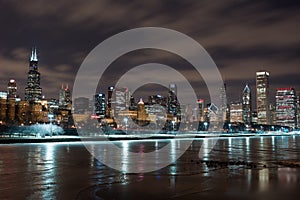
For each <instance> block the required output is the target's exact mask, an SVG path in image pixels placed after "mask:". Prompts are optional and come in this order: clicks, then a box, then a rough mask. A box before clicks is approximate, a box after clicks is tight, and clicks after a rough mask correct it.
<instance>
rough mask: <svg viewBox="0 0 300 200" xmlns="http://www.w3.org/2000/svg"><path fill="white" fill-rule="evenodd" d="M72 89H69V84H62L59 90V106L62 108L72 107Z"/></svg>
mask: <svg viewBox="0 0 300 200" xmlns="http://www.w3.org/2000/svg"><path fill="white" fill-rule="evenodd" d="M70 105H71V91H70V89H69V86H68V84H67V85H66V87H64V85H62V86H61V89H60V90H59V106H60V107H61V108H71V106H70Z"/></svg>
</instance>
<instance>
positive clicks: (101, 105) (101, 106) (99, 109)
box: [94, 93, 106, 119]
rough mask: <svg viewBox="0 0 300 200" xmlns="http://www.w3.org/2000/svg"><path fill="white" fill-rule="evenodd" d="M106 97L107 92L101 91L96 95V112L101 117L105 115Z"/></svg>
mask: <svg viewBox="0 0 300 200" xmlns="http://www.w3.org/2000/svg"><path fill="white" fill-rule="evenodd" d="M105 108H106V99H105V94H103V93H99V94H96V95H95V96H94V114H95V115H96V116H99V117H100V119H103V118H104V117H105Z"/></svg>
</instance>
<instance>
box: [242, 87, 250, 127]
mask: <svg viewBox="0 0 300 200" xmlns="http://www.w3.org/2000/svg"><path fill="white" fill-rule="evenodd" d="M242 109H243V122H244V123H245V124H250V123H251V90H250V88H249V86H248V84H247V85H246V86H245V88H244V90H243V94H242Z"/></svg>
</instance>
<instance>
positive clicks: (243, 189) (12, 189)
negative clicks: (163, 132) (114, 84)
mask: <svg viewBox="0 0 300 200" xmlns="http://www.w3.org/2000/svg"><path fill="white" fill-rule="evenodd" d="M213 140H217V141H216V145H215V146H214V148H213V149H212V151H210V152H209V151H207V152H205V151H204V154H203V157H201V158H199V155H198V154H199V150H200V147H201V146H202V148H204V150H205V148H208V147H209V146H210V143H213ZM169 143H172V148H174V149H175V150H176V148H178V145H179V143H180V139H178V140H177V139H176V140H175V139H173V140H145V141H120V142H115V144H116V145H117V146H119V147H120V148H123V149H124V148H125V146H126V149H124V150H126V151H131V152H151V151H154V150H155V149H157V148H161V147H163V146H164V145H166V144H169ZM125 144H126V145H125ZM91 145H96V146H105V142H92V143H91ZM169 156H170V157H174V155H173V154H172V153H171V154H170V155H169ZM109 159H111V160H116V161H120V159H122V160H121V162H120V163H121V165H122V166H121V167H122V169H124V171H126V170H129V169H131V168H132V167H135V166H136V165H137V163H132V162H131V161H130V159H129V158H127V157H126V156H124V155H115V154H114V152H109ZM171 159H174V158H171ZM174 161H175V160H174ZM158 162H159V161H158ZM139 165H141V166H140V167H145V166H142V164H141V163H139ZM299 188H300V136H296V135H294V136H270V137H250V138H249V137H234V138H217V139H214V138H209V139H195V140H194V142H193V143H192V145H191V146H190V147H189V148H188V150H187V151H186V152H185V153H184V155H183V156H182V157H180V158H179V159H178V160H177V161H175V162H173V163H172V164H170V165H169V166H167V167H165V168H163V169H161V170H158V171H155V172H150V173H141V174H133V173H125V172H119V171H117V170H114V169H111V168H109V167H107V166H105V165H103V164H102V163H101V162H99V161H98V160H97V159H95V158H94V157H93V156H92V155H91V154H90V153H89V151H88V150H87V149H86V148H85V147H84V145H82V143H81V142H72V143H40V144H7V145H0V199H138V198H139V199H253V198H255V199H284V198H285V199H298V197H299V196H300V190H299Z"/></svg>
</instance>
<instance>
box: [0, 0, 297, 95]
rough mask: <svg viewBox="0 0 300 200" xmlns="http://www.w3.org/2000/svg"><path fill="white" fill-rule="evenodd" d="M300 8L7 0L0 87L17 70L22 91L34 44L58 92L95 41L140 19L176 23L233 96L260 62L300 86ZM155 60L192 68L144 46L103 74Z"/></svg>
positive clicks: (48, 83)
mask: <svg viewBox="0 0 300 200" xmlns="http://www.w3.org/2000/svg"><path fill="white" fill-rule="evenodd" d="M299 11H300V3H298V2H297V1H246V0H243V1H222V2H217V1H196V0H185V1H183V0H181V1H177V0H167V1H146V2H145V1H140V0H133V1H108V0H101V1H92V0H88V1H81V0H72V1H54V2H51V3H49V2H48V1H41V0H32V1H22V2H21V1H4V0H2V1H0V13H1V14H0V16H1V17H0V26H1V32H0V44H1V46H0V72H1V73H0V90H5V88H6V83H7V81H8V80H7V79H8V77H14V78H15V79H17V81H18V85H20V87H19V93H20V94H21V95H23V93H24V92H23V87H24V85H25V83H26V73H27V70H28V57H29V53H30V49H31V46H33V45H35V46H37V47H38V50H39V58H40V71H41V73H42V87H43V90H44V93H45V94H46V96H48V97H49V96H54V97H57V93H58V91H57V90H58V88H59V86H60V85H61V83H69V85H70V86H71V85H72V84H73V81H74V78H75V75H76V72H77V70H78V68H79V67H80V64H81V62H82V61H83V60H84V58H85V56H86V55H87V54H88V53H89V51H91V50H92V49H93V48H94V47H95V46H96V45H98V44H99V43H100V42H102V41H103V40H105V39H106V38H108V37H110V36H111V35H113V34H116V33H119V32H120V31H125V30H127V29H130V28H136V27H143V26H158V27H165V28H170V29H175V30H177V31H180V32H182V33H184V34H187V35H189V36H191V37H192V38H194V39H195V40H196V41H198V42H199V43H200V44H202V45H203V46H204V47H205V48H206V49H207V51H208V52H209V54H210V55H211V57H212V58H213V59H214V61H215V62H216V64H217V66H218V67H219V69H220V71H221V74H222V76H223V77H224V78H225V79H226V82H227V86H228V90H230V91H228V94H229V96H230V98H229V99H232V100H235V99H237V98H239V94H240V90H242V89H243V86H244V84H245V83H247V82H248V83H250V84H252V87H254V84H255V72H256V71H258V70H261V69H266V70H268V71H270V72H271V78H270V80H271V86H272V87H271V89H272V90H273V91H274V90H275V86H276V87H277V86H279V85H282V86H283V87H284V86H290V85H291V86H293V87H295V88H296V89H298V90H300V83H299V81H298V77H299V75H300V72H299V64H300V60H299V56H298V54H299V53H298V52H299V45H300V37H299V35H300V28H299V27H300V26H299V25H300V24H299V22H300V15H299ZM155 60H156V62H158V61H159V62H162V63H164V64H167V65H169V66H172V67H174V68H178V69H181V70H182V71H184V70H185V73H186V74H187V75H188V74H189V73H190V72H189V67H188V63H186V62H184V61H182V60H180V59H178V58H176V56H174V55H172V56H170V55H169V54H162V53H153V52H152V53H149V52H148V53H147V52H141V53H135V54H130V55H127V56H124V58H120V60H119V61H116V62H115V63H114V66H115V68H119V70H114V71H111V72H110V73H108V74H107V77H105V78H104V79H106V81H105V82H108V83H107V85H108V84H109V80H112V78H113V77H118V76H119V75H120V74H121V73H123V72H125V71H126V69H125V68H124V66H126V67H127V68H130V67H132V66H135V65H137V64H142V63H143V62H148V61H155ZM189 76H190V79H191V82H193V84H194V85H195V86H196V87H198V88H205V87H204V86H203V85H204V84H203V81H202V79H201V77H200V78H199V77H193V75H192V74H191V73H190V75H189ZM287 77H288V78H287ZM198 80H199V82H198V84H197V81H198ZM105 87H106V86H105ZM204 90H205V89H204ZM201 92H204V91H203V90H200V89H199V93H201ZM273 93H274V92H273ZM199 96H201V95H199Z"/></svg>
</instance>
